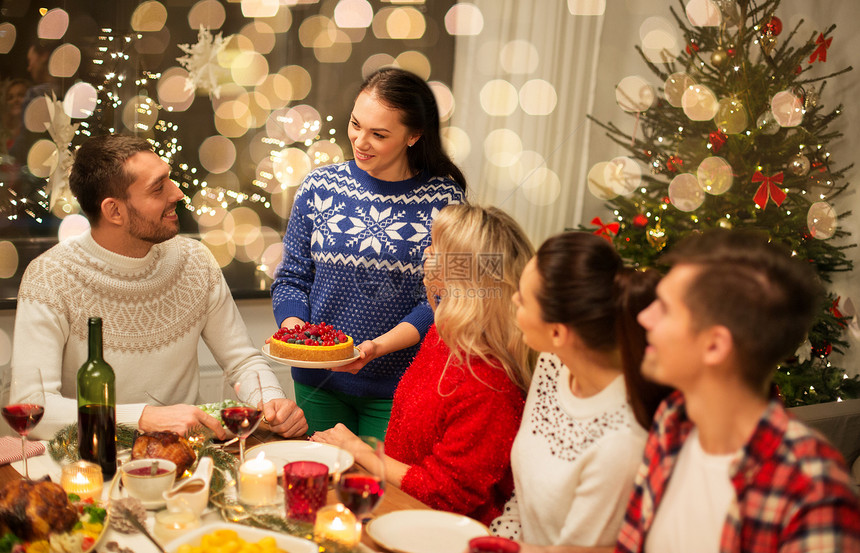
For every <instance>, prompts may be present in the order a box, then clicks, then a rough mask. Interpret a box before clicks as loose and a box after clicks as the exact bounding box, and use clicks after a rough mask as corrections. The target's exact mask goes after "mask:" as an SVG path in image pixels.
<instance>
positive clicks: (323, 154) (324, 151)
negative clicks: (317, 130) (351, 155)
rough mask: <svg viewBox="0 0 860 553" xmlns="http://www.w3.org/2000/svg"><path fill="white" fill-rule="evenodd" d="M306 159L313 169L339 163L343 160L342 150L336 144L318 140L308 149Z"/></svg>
mask: <svg viewBox="0 0 860 553" xmlns="http://www.w3.org/2000/svg"><path fill="white" fill-rule="evenodd" d="M308 158H310V160H311V163H312V164H313V167H314V168H317V167H323V166H325V165H330V164H332V163H340V162H342V161H343V160H344V157H343V149H342V148H341V147H340V146H339V145H338V144H337V143H336V142H330V141H328V140H318V141H316V142H314V143H313V144H312V145H311V147H310V148H308Z"/></svg>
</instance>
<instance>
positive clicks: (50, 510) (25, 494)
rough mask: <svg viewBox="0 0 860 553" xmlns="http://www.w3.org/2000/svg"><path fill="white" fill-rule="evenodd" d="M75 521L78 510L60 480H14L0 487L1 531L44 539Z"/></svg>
mask: <svg viewBox="0 0 860 553" xmlns="http://www.w3.org/2000/svg"><path fill="white" fill-rule="evenodd" d="M77 521H78V511H77V509H75V507H74V506H73V505H72V504H71V502H70V501H69V496H68V495H66V491H65V490H64V489H63V488H61V487H60V485H59V484H55V483H53V482H51V480H50V478H48V477H47V476H46V477H45V478H44V479H42V480H13V481H10V482H7V483H6V484H5V485H4V486H3V487H2V488H0V535H2V534H4V533H6V532H11V533H13V534H15V535H16V536H18V537H19V538H21V539H22V540H24V541H33V540H43V539H47V538H48V535H49V534H50V533H51V532H57V533H63V532H68V531H69V530H71V529H72V526H74V525H75V523H76V522H77Z"/></svg>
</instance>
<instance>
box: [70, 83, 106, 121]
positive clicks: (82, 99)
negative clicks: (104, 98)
mask: <svg viewBox="0 0 860 553" xmlns="http://www.w3.org/2000/svg"><path fill="white" fill-rule="evenodd" d="M98 99H99V95H98V91H97V90H96V89H95V87H94V86H93V85H91V84H90V83H85V82H79V83H75V84H73V85H72V87H71V88H69V91H68V92H66V96H65V97H64V98H63V111H64V112H66V115H68V116H69V117H71V118H72V119H86V118H87V117H89V116H90V115H92V114H93V112H94V111H95V109H96V104H97V102H98Z"/></svg>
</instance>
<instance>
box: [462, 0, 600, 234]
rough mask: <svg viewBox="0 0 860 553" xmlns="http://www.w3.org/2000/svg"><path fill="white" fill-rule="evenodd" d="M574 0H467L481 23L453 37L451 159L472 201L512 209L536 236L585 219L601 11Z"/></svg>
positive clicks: (576, 223) (509, 210)
mask: <svg viewBox="0 0 860 553" xmlns="http://www.w3.org/2000/svg"><path fill="white" fill-rule="evenodd" d="M577 3H581V1H580V0H569V1H568V2H566V1H564V0H532V1H528V2H524V1H521V0H474V4H475V5H477V6H478V8H479V9H480V10H481V12H482V14H483V19H484V26H483V30H482V31H481V33H480V34H478V35H475V36H459V37H458V39H457V46H456V55H455V64H454V67H455V70H454V82H453V94H454V98H455V99H456V106H455V109H454V114H453V116H452V120H451V125H452V126H453V127H454V130H453V132H449V136H451V135H456V134H458V133H457V129H462V130H463V131H465V133H466V135H467V136H468V143H467V144H465V143H464V141H463V140H462V139H460V140H456V138H457V137H456V136H452V143H453V144H454V145H453V147H452V150H453V152H454V157H455V160H456V161H457V163H458V164H459V165H460V167H461V168H462V169H463V170H464V172H465V173H466V176H467V179H468V180H469V186H470V188H471V191H470V193H469V196H470V199H471V201H472V202H473V203H480V204H483V205H496V206H498V207H500V208H502V209H504V210H505V211H507V212H508V213H510V214H511V215H512V216H513V217H514V218H515V219H516V220H517V221H519V222H520V224H522V225H523V227H524V228H525V229H526V231H527V233H528V234H529V237H530V238H531V239H532V240H533V242H534V243H535V245H539V244H540V242H542V241H543V240H544V239H545V238H546V237H548V236H550V235H552V234H555V233H557V232H560V231H562V230H563V229H564V228H566V227H573V226H576V225H578V224H579V223H581V222H582V221H581V219H582V205H583V199H584V198H583V197H584V194H585V193H586V184H585V175H586V173H587V170H588V167H586V163H587V155H588V143H589V139H588V135H589V132H588V128H589V126H590V125H589V123H588V122H587V119H586V114H588V113H589V112H590V110H591V108H592V104H593V101H594V95H595V93H597V92H599V91H596V90H595V87H594V82H595V79H594V77H595V72H596V68H597V59H598V51H599V44H600V40H601V33H602V30H603V19H604V17H603V15H599V16H586V15H573V14H572V13H571V9H574V10H576V6H575V5H576V4H577ZM590 3H591V4H595V2H593V1H591V2H590ZM598 3H599V2H598ZM568 4H571V5H572V7H571V8H570V9H569V7H568ZM601 11H602V10H601ZM553 91H554V93H555V94H554V95H553ZM610 93H611V91H610ZM553 96H555V98H553ZM553 104H554V108H553V109H552V110H551V111H549V108H551V107H552V106H553ZM488 110H489V113H488ZM547 111H549V112H548V113H545V114H544V112H547ZM586 222H587V221H586Z"/></svg>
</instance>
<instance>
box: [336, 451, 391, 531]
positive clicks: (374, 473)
mask: <svg viewBox="0 0 860 553" xmlns="http://www.w3.org/2000/svg"><path fill="white" fill-rule="evenodd" d="M360 438H361V440H362V441H363V442H364V443H366V444H367V445H369V446H370V448H371V449H372V450H373V454H374V459H373V462H369V463H367V465H366V466H362V467H357V466H353V467H352V468H350V469H347V470H344V471H343V472H340V473H339V474H338V475H337V481H336V483H335V489H336V490H337V497H338V499H339V500H340V502H341V503H343V504H344V505H345V506H346V508H347V509H349V510H350V511H352V512H353V514H354V515H355V516H356V518H358V519H359V520H361V521H362V522H366V521H367V520H369V519H370V515H371V513H372V512H373V510H374V509H376V507H377V506H378V505H379V503H380V502H381V500H382V495H383V494H384V493H385V451H384V446H383V442H382V440H380V439H378V438H374V437H373V436H360Z"/></svg>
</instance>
